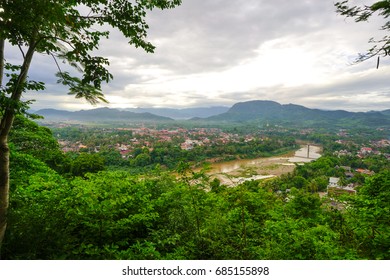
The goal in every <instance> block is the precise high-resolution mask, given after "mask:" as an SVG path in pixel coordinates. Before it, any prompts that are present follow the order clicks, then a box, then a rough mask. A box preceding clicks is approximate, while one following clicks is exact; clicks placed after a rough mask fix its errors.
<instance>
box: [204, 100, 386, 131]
mask: <svg viewBox="0 0 390 280" xmlns="http://www.w3.org/2000/svg"><path fill="white" fill-rule="evenodd" d="M204 120H207V121H218V122H248V121H267V122H278V123H284V124H292V125H316V124H322V125H336V124H337V125H343V124H349V125H351V124H355V123H356V124H362V125H367V126H381V125H386V126H387V125H390V110H387V111H383V112H367V113H363V112H360V113H354V112H348V111H344V110H335V111H326V110H319V109H309V108H306V107H304V106H300V105H295V104H287V105H281V104H279V103H277V102H274V101H267V100H255V101H247V102H240V103H236V104H235V105H233V106H232V107H231V108H230V109H229V110H228V111H227V112H226V113H222V114H220V115H217V116H212V117H209V118H206V119H204Z"/></svg>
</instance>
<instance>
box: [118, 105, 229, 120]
mask: <svg viewBox="0 0 390 280" xmlns="http://www.w3.org/2000/svg"><path fill="white" fill-rule="evenodd" d="M124 110H126V111H130V112H134V113H151V114H154V115H158V116H163V117H167V118H172V119H178V120H179V119H191V118H208V117H211V116H214V115H219V114H222V113H225V112H227V111H228V110H229V107H224V106H213V107H196V108H185V109H173V108H131V109H124Z"/></svg>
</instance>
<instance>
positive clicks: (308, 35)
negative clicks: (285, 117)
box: [6, 0, 390, 112]
mask: <svg viewBox="0 0 390 280" xmlns="http://www.w3.org/2000/svg"><path fill="white" fill-rule="evenodd" d="M334 2H336V1H333V0H294V1H291V0H183V3H182V5H181V6H179V7H176V8H175V9H172V10H164V11H160V10H155V11H152V12H151V13H149V14H148V16H147V22H148V24H149V26H150V29H149V30H148V40H149V41H150V42H152V43H153V44H154V45H155V46H156V50H155V52H154V53H153V54H150V53H145V52H144V51H143V50H142V49H136V48H134V47H133V46H130V45H128V44H127V41H126V39H124V38H123V36H121V34H120V33H119V32H117V31H112V32H111V36H110V39H109V40H105V41H103V42H102V43H101V47H100V50H99V54H100V55H104V56H107V57H108V59H109V60H110V63H111V64H110V67H109V70H110V71H111V73H112V74H113V75H114V79H113V80H112V81H111V82H110V83H109V84H107V85H104V86H103V92H104V94H105V96H106V98H107V99H108V100H109V101H110V103H109V104H99V105H98V106H97V107H103V106H104V107H111V108H134V107H143V108H145V107H169V108H190V107H210V106H232V105H233V104H235V103H237V102H243V101H249V100H273V101H276V102H279V103H281V104H289V103H293V104H299V105H303V106H305V107H308V108H319V109H326V110H338V109H342V110H348V111H355V112H356V111H370V110H385V109H390V79H389V76H390V62H389V61H388V59H386V58H384V59H382V60H381V64H380V67H379V69H376V59H372V60H368V61H365V62H362V63H358V64H356V63H354V61H355V59H356V58H357V55H358V53H362V52H364V51H366V50H367V49H369V48H370V47H371V45H370V44H369V43H368V41H369V39H370V38H371V37H375V38H378V39H379V38H381V37H383V36H384V35H386V34H384V33H383V31H379V29H380V26H381V20H380V19H379V18H373V19H372V20H370V22H368V23H355V22H354V20H353V19H346V18H344V17H343V16H341V15H338V14H336V12H335V10H336V9H335V7H334ZM373 2H374V1H369V0H366V1H358V0H356V1H353V3H365V4H371V3H373ZM6 51H7V50H6ZM12 52H14V53H12ZM11 53H12V54H13V55H15V56H16V55H18V54H17V53H16V52H15V50H11ZM55 72H56V67H55V65H54V62H53V60H52V58H50V57H49V56H45V55H37V56H35V57H34V61H33V64H32V68H31V70H30V75H29V76H30V78H31V79H36V80H41V81H44V82H45V83H46V90H45V91H42V92H39V93H27V94H25V96H24V98H25V99H35V100H36V101H35V102H34V103H33V105H32V106H31V108H32V109H33V110H37V109H41V108H56V109H65V110H80V109H93V108H95V107H94V106H92V105H89V104H88V103H87V102H85V101H82V100H79V99H75V98H74V97H73V96H69V95H67V91H66V88H64V87H63V86H62V85H59V84H56V78H55V76H54V73H55Z"/></svg>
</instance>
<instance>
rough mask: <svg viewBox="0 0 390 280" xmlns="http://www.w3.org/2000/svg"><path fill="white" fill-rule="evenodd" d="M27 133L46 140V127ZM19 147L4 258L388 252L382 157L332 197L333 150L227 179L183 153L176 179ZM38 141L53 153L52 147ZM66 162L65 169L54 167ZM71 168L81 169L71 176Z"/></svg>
mask: <svg viewBox="0 0 390 280" xmlns="http://www.w3.org/2000/svg"><path fill="white" fill-rule="evenodd" d="M21 123H25V125H27V126H32V125H33V124H32V123H30V122H29V121H27V120H21ZM22 127H23V126H22V125H20V126H19V127H18V129H16V132H15V133H16V134H15V135H23V133H22V132H23V129H22ZM36 131H37V134H38V135H40V134H41V135H42V137H43V138H45V139H46V140H45V141H46V142H47V143H54V142H53V141H51V140H53V139H54V138H53V136H51V135H50V131H48V130H46V129H44V128H41V127H39V126H37V127H36ZM43 132H45V133H43ZM26 139H28V137H27V138H26ZM27 143H28V141H27ZM24 145H26V144H24V142H23V141H20V140H19V139H15V140H14V143H13V144H12V145H11V146H12V161H11V162H12V163H13V165H12V166H11V170H12V171H11V176H12V177H11V182H13V183H12V185H11V189H12V192H11V206H12V207H11V212H10V216H9V217H10V218H9V231H8V232H7V234H6V238H5V242H4V245H3V256H4V257H5V258H7V259H152V260H157V259H175V260H177V259H238V260H240V259H389V258H390V251H389V248H390V244H389V240H390V239H389V237H390V236H389V233H390V224H389V220H388V216H389V214H390V213H389V211H390V210H389V209H390V172H389V171H388V167H389V166H388V162H387V163H385V162H382V164H379V163H377V164H379V165H378V168H379V169H380V170H379V171H378V172H377V174H375V175H373V176H371V177H366V176H363V178H362V179H360V181H361V187H360V189H358V193H357V194H356V195H355V196H345V197H340V198H339V200H338V203H337V204H335V203H334V201H333V200H330V199H329V198H327V197H326V196H325V197H321V196H320V195H319V193H318V191H320V190H324V188H326V184H327V180H328V178H329V176H342V174H344V172H343V171H342V170H341V169H340V168H336V166H338V165H340V164H341V163H342V162H343V161H346V159H343V158H338V157H334V156H331V155H328V156H323V157H321V158H320V159H319V160H317V161H314V162H312V163H308V164H305V165H302V166H298V167H297V168H296V169H295V170H294V172H293V173H290V174H287V175H283V176H281V177H279V178H275V179H270V180H265V181H247V182H245V183H243V184H238V185H237V186H236V187H226V186H224V185H221V183H220V182H219V181H218V180H210V178H209V177H208V176H206V175H205V173H204V172H203V171H200V172H195V173H194V172H193V171H191V170H190V169H189V165H188V164H187V163H184V162H183V163H181V164H180V165H179V166H178V168H177V174H178V175H176V176H175V175H171V174H169V173H168V172H162V171H161V169H159V168H158V167H157V168H155V169H153V170H150V171H148V172H147V173H146V174H138V175H132V174H131V172H129V171H124V170H122V171H121V170H116V171H98V170H94V169H91V170H89V171H94V172H95V173H91V172H87V170H88V167H87V166H86V165H83V162H84V161H86V162H88V160H89V158H88V156H93V155H91V154H86V153H81V154H80V155H78V156H74V157H72V156H69V157H65V156H64V158H63V162H57V163H58V165H50V164H51V161H49V162H45V161H44V160H45V158H44V157H39V155H36V154H34V149H33V148H32V149H31V151H30V150H28V151H30V152H28V153H27V150H23V149H22V147H24ZM46 148H47V151H46V152H45V153H47V154H48V155H51V154H56V152H58V147H57V146H56V145H54V144H53V145H51V146H50V145H48V146H47V147H46ZM139 152H140V154H139V155H142V154H144V153H143V151H139ZM87 155H88V156H87ZM140 160H141V159H140ZM144 160H147V159H146V158H145V159H144ZM91 161H92V162H94V161H99V160H98V159H92V158H91ZM372 161H373V160H372ZM65 163H67V164H69V166H70V169H69V170H67V171H64V170H63V169H61V168H59V169H55V168H56V167H57V166H62V165H64V164H65ZM77 165H80V166H83V168H85V169H82V168H81V167H80V170H82V172H81V173H76V172H75V166H77ZM96 166H99V164H97V163H96ZM96 166H95V167H96ZM72 170H73V173H72ZM69 172H70V173H69ZM345 180H350V179H347V178H346V179H345ZM345 205H348V207H345Z"/></svg>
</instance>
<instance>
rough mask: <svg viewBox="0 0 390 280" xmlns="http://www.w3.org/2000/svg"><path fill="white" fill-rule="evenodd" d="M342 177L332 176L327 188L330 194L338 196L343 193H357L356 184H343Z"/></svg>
mask: <svg viewBox="0 0 390 280" xmlns="http://www.w3.org/2000/svg"><path fill="white" fill-rule="evenodd" d="M339 183H340V178H337V177H330V178H329V184H328V188H327V194H328V196H338V195H341V194H356V190H355V186H354V185H353V184H348V185H347V186H341V185H340V184H339Z"/></svg>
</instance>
